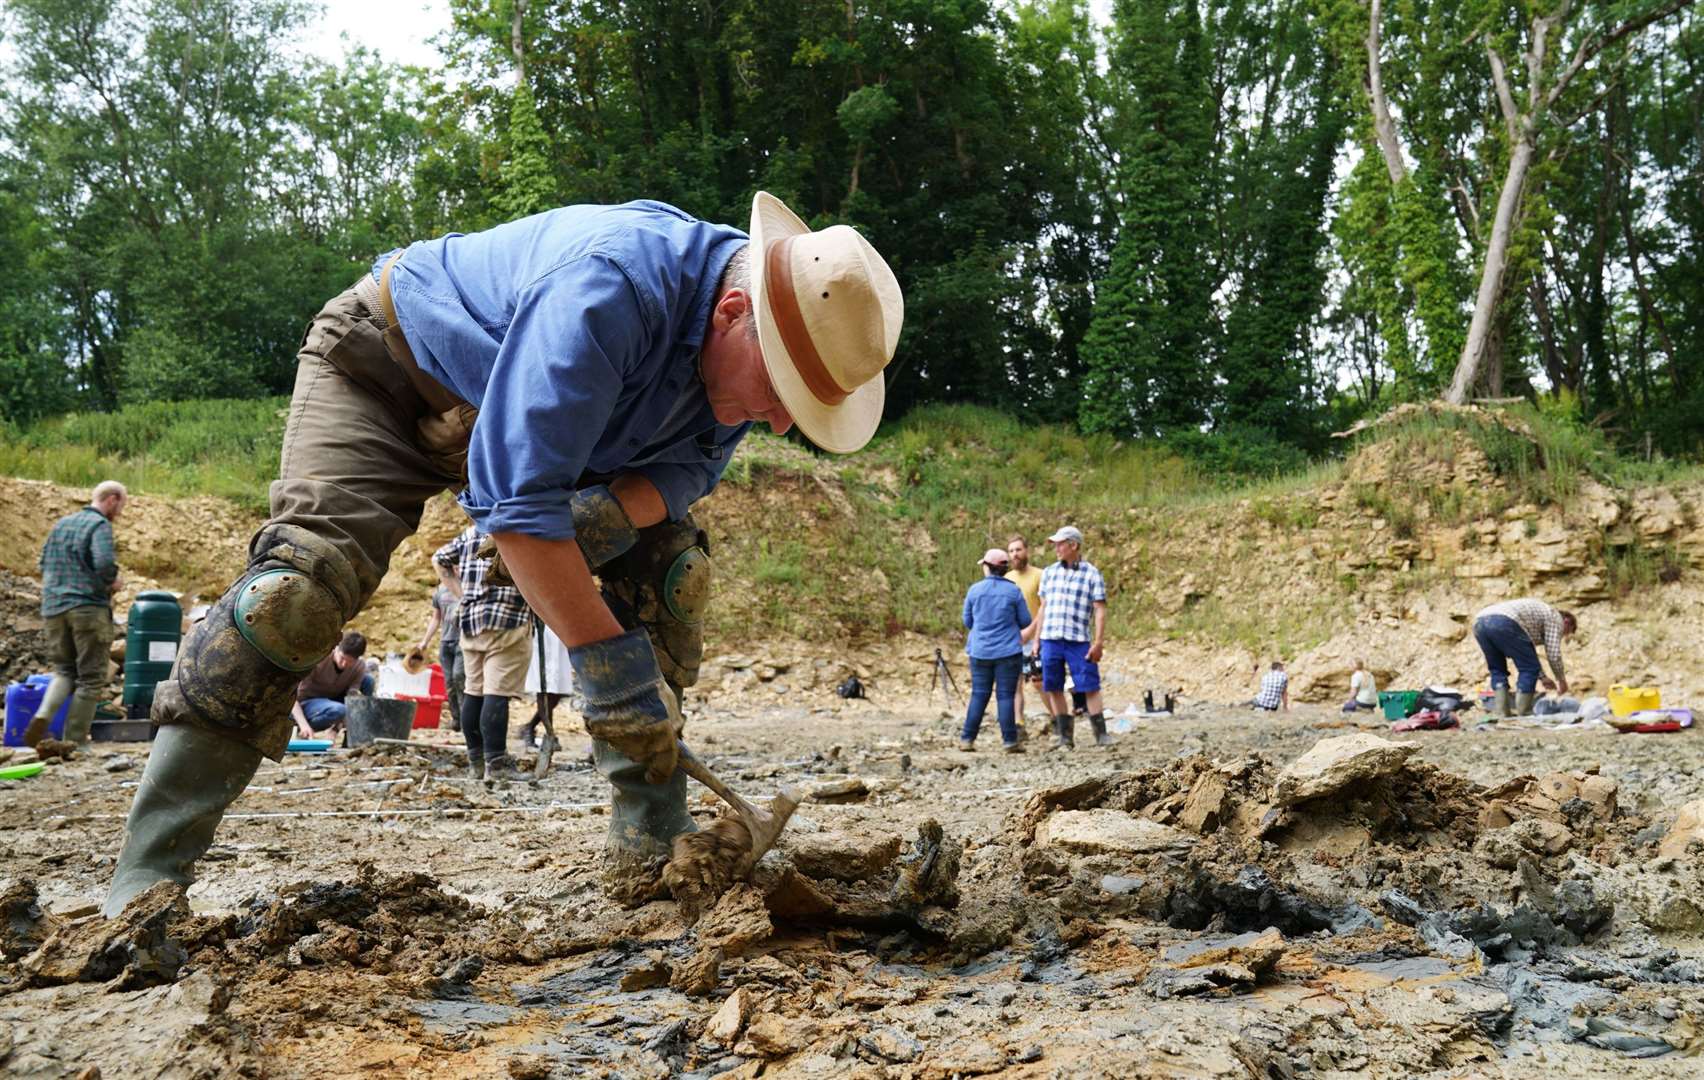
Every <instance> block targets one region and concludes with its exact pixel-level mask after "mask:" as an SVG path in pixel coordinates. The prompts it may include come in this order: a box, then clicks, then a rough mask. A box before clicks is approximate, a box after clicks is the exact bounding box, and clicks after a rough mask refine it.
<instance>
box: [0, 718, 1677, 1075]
mask: <svg viewBox="0 0 1704 1080" xmlns="http://www.w3.org/2000/svg"><path fill="white" fill-rule="evenodd" d="M812 697H813V700H811V701H809V702H802V703H801V704H800V707H792V708H788V707H770V706H764V707H761V708H759V707H755V706H754V707H750V708H742V707H741V706H740V704H739V700H738V699H737V698H728V699H724V700H718V701H716V702H714V703H713V705H712V706H709V707H704V708H701V709H700V710H699V711H698V712H697V713H696V714H694V715H692V716H691V718H690V723H689V727H688V737H689V740H690V741H691V742H692V743H693V744H694V745H695V746H696V747H698V749H699V751H700V753H701V754H702V755H703V756H704V757H705V758H706V759H707V760H708V761H709V762H710V763H711V764H712V765H713V766H714V767H715V768H717V769H718V770H719V771H720V772H721V773H722V775H723V776H724V777H725V778H728V779H731V780H732V781H733V782H734V784H735V786H736V787H737V788H739V789H740V790H742V791H744V792H746V793H748V794H750V795H759V796H761V795H767V794H769V793H772V792H773V791H774V790H775V789H776V787H777V786H778V784H779V783H781V782H784V781H792V782H797V783H800V784H802V785H804V786H805V787H806V788H807V789H808V790H811V791H813V792H816V793H817V797H813V798H812V799H811V800H810V801H807V802H806V803H805V805H804V806H803V807H801V809H800V811H799V813H798V815H797V817H796V818H795V821H794V824H793V826H792V828H791V829H790V830H789V833H788V836H787V842H786V844H785V845H784V847H783V849H782V850H780V851H778V852H776V853H774V854H772V855H771V856H770V857H769V858H768V859H767V860H765V862H764V863H763V864H762V865H761V866H760V868H759V872H758V874H757V876H756V881H755V883H754V884H753V885H751V886H749V887H746V888H743V889H741V890H738V891H737V892H735V893H733V894H730V895H729V896H728V897H727V898H725V900H724V901H723V902H722V904H720V905H718V906H717V907H716V908H714V909H712V910H711V911H710V912H709V914H707V915H706V916H705V917H704V918H703V920H701V921H700V922H699V923H698V924H697V925H696V926H688V925H687V924H686V922H685V921H684V919H683V918H682V917H681V915H680V913H679V912H678V911H677V910H676V907H675V905H674V904H673V903H671V902H658V903H654V904H651V905H648V906H646V907H644V908H640V909H638V910H634V911H625V910H622V909H619V908H617V907H614V906H613V905H611V904H609V903H607V902H606V901H605V900H604V899H603V898H602V896H601V893H600V891H599V889H598V885H597V866H598V852H599V850H600V847H601V845H602V842H603V833H604V829H605V824H606V818H605V816H604V813H603V810H602V807H601V801H602V798H603V791H602V785H601V782H600V781H599V780H598V778H597V777H596V776H595V775H594V774H593V773H592V772H591V770H590V768H589V766H588V765H587V764H585V763H584V762H583V761H580V760H577V755H575V754H574V753H572V752H565V753H563V754H561V755H559V757H558V764H557V769H556V771H555V772H554V774H553V775H552V776H551V777H550V778H549V779H548V780H547V781H545V782H543V783H541V784H538V785H513V786H508V787H497V788H487V787H486V786H485V785H483V784H481V783H476V782H471V781H468V780H465V779H462V778H461V776H460V773H459V770H458V769H457V761H456V753H455V751H454V750H453V749H451V748H450V747H452V746H453V738H454V737H453V736H452V735H451V734H450V733H449V732H429V733H416V734H417V741H420V742H421V743H422V745H421V746H420V747H418V748H416V747H413V746H411V747H409V748H407V749H401V750H397V749H372V748H364V749H361V750H357V751H343V752H337V753H333V754H330V755H325V756H318V757H308V756H291V757H289V758H288V759H287V760H286V761H285V762H284V763H283V764H282V765H281V766H279V765H273V764H271V763H267V764H265V765H264V766H263V767H262V769H261V771H260V773H259V775H258V776H257V777H256V779H255V782H254V784H253V786H252V787H251V788H250V789H249V791H248V792H246V793H245V794H244V795H243V797H242V798H241V799H240V800H239V801H238V802H237V804H236V805H235V806H234V807H233V809H232V813H231V815H230V817H229V818H228V819H227V822H226V824H225V826H224V827H223V829H222V831H221V833H220V836H219V840H218V843H217V844H216V846H215V847H214V848H213V851H212V852H211V854H210V856H209V858H208V859H207V860H206V861H205V862H204V863H203V865H202V870H201V879H200V880H199V881H197V882H196V884H195V885H193V886H192V887H191V888H190V889H189V890H188V893H187V896H184V895H182V894H180V893H178V892H175V891H174V890H173V889H171V888H170V887H162V888H158V889H156V890H154V891H151V892H150V893H148V894H145V895H144V897H142V898H139V900H138V901H137V903H135V904H133V905H132V908H131V910H130V912H128V913H127V917H126V918H125V919H124V920H117V921H112V922H108V921H107V920H103V919H101V918H100V917H99V916H98V915H92V914H90V912H91V909H92V905H95V904H97V903H98V902H99V900H100V898H101V896H102V892H103V889H104V886H105V883H106V880H107V877H108V875H109V874H110V871H111V866H112V862H113V857H114V855H115V853H116V851H117V849H118V845H119V840H120V835H121V831H122V817H123V814H124V812H125V810H126V808H127V806H128V802H129V797H130V794H131V791H132V790H133V787H134V784H135V782H136V780H137V778H138V776H139V775H140V772H141V768H140V766H141V763H142V759H143V756H144V753H145V748H144V747H140V746H133V747H112V746H104V745H96V746H94V747H91V748H90V749H89V750H87V751H85V752H83V753H80V754H78V755H77V756H76V757H75V758H74V759H73V760H71V761H70V762H68V763H56V764H52V765H50V766H49V767H48V769H47V771H46V772H45V773H44V774H43V775H42V776H40V777H38V778H36V779H33V780H29V781H24V782H21V783H11V784H4V785H0V855H3V856H4V858H5V871H4V873H3V876H4V878H5V879H6V883H5V886H4V890H3V894H0V953H3V956H0V1070H4V1072H5V1073H6V1074H7V1075H10V1076H29V1077H35V1076H41V1077H58V1076H66V1077H71V1076H80V1077H88V1076H95V1075H101V1076H107V1077H120V1076H125V1077H128V1076H208V1077H212V1076H233V1075H243V1076H257V1077H258V1076H267V1077H298V1076H299V1077H310V1076H311V1077H325V1076H353V1075H362V1076H399V1077H400V1076H409V1077H413V1076H420V1077H476V1076H499V1077H501V1076H513V1077H547V1076H555V1077H568V1076H623V1077H626V1076H636V1077H664V1076H713V1075H731V1076H758V1075H763V1076H813V1077H814V1076H860V1077H918V1078H923V1077H928V1078H945V1077H952V1076H973V1075H1001V1076H1013V1077H1099V1076H1109V1077H1110V1076H1116V1077H1131V1076H1226V1077H1247V1076H1253V1077H1272V1078H1283V1077H1295V1076H1303V1077H1334V1076H1356V1077H1384V1076H1502V1075H1510V1076H1515V1075H1519V1076H1531V1075H1546V1076H1556V1075H1562V1076H1585V1075H1604V1076H1610V1075H1615V1076H1621V1075H1636V1076H1652V1077H1656V1076H1696V1075H1699V1072H1700V1070H1701V1068H1704V1066H1701V1065H1700V1062H1699V1060H1698V1059H1697V1058H1696V1057H1694V1056H1693V1055H1694V1054H1695V1053H1696V1052H1697V1050H1698V1049H1699V1047H1700V1046H1701V1045H1704V1037H1701V1036H1699V1035H1698V1034H1697V1032H1698V1031H1699V1030H1700V1027H1701V1026H1704V910H1701V908H1704V872H1701V869H1700V867H1701V865H1704V840H1701V841H1699V842H1698V843H1697V844H1695V845H1693V846H1690V847H1689V846H1688V843H1687V835H1685V834H1686V833H1687V831H1688V830H1689V829H1692V828H1696V827H1697V826H1698V822H1697V821H1696V820H1694V819H1692V818H1683V820H1682V821H1680V822H1679V823H1678V825H1677V824H1676V822H1675V818H1676V815H1677V812H1678V811H1679V810H1680V808H1681V807H1682V806H1683V804H1686V803H1688V802H1690V801H1692V800H1695V799H1699V798H1701V797H1704V742H1701V741H1700V739H1699V738H1698V737H1697V736H1696V735H1694V734H1692V733H1690V732H1688V733H1683V734H1680V735H1649V736H1643V735H1617V734H1615V733H1613V732H1612V731H1608V730H1606V729H1598V730H1595V731H1573V732H1566V733H1552V732H1546V731H1534V730H1509V729H1503V730H1495V731H1477V730H1474V729H1473V728H1472V724H1471V718H1470V723H1469V727H1468V729H1467V730H1458V731H1442V732H1424V733H1416V734H1412V735H1405V736H1390V735H1389V733H1388V731H1387V730H1386V729H1385V728H1384V725H1382V724H1378V723H1376V722H1367V723H1365V724H1364V725H1363V726H1364V728H1365V730H1364V731H1363V730H1361V729H1358V728H1356V727H1349V726H1344V723H1343V718H1342V717H1341V716H1340V715H1338V714H1337V713H1335V712H1334V711H1328V710H1326V709H1324V708H1319V707H1302V708H1299V709H1297V710H1296V711H1294V712H1292V713H1288V714H1277V715H1271V714H1259V715H1256V714H1253V713H1250V712H1248V711H1245V710H1239V709H1230V708H1223V707H1210V706H1202V705H1193V706H1189V707H1186V708H1185V709H1183V710H1182V711H1181V712H1180V714H1179V715H1178V716H1176V717H1169V718H1157V719H1144V720H1141V721H1139V722H1138V723H1137V726H1136V729H1135V730H1133V731H1131V732H1129V733H1127V734H1123V735H1120V736H1118V738H1117V743H1116V745H1114V746H1113V747H1111V748H1110V749H1104V750H1097V749H1094V748H1092V747H1090V746H1088V745H1087V743H1088V739H1087V738H1086V732H1082V733H1080V734H1082V735H1083V736H1085V737H1084V738H1082V739H1080V741H1079V748H1078V749H1077V750H1075V751H1074V752H1071V753H1054V754H1043V753H1037V752H1034V751H1035V750H1037V749H1039V748H1038V747H1037V746H1035V745H1034V744H1032V745H1031V751H1032V752H1030V753H1027V754H1024V755H1021V756H1018V755H1005V754H1001V753H999V752H998V739H997V736H996V735H995V734H994V733H992V732H985V734H984V737H983V738H982V740H981V742H980V744H979V747H978V749H977V751H976V752H974V753H969V754H966V753H961V752H958V751H957V750H956V738H955V736H956V731H955V728H954V725H953V723H950V722H949V721H947V720H945V719H943V718H942V715H941V712H940V709H939V707H938V706H936V707H933V708H930V707H925V706H924V704H923V702H922V701H921V699H919V700H918V701H917V702H916V703H915V707H895V703H893V702H883V703H880V704H876V703H870V702H857V701H852V702H841V701H839V700H838V699H836V698H833V697H832V696H829V695H827V694H826V693H823V694H822V696H821V697H820V698H818V696H817V694H816V693H813V695H812ZM560 715H561V716H562V726H563V728H564V729H565V730H566V729H569V728H572V727H573V726H574V724H573V721H572V720H570V719H568V712H567V709H566V708H564V709H563V710H562V711H561V714H560ZM990 719H992V718H990ZM1345 736H1351V737H1352V738H1351V740H1350V741H1347V742H1344V741H1334V742H1327V743H1325V744H1324V745H1323V746H1319V747H1317V748H1316V744H1319V743H1321V742H1322V740H1341V739H1343V737H1345ZM1379 739H1388V740H1390V741H1391V742H1394V743H1398V744H1400V745H1401V746H1407V747H1412V748H1413V749H1412V750H1404V749H1401V748H1400V747H1393V746H1388V745H1384V744H1382V743H1380V742H1379V741H1378V740H1379ZM434 744H441V745H443V746H444V747H445V748H444V749H441V750H439V749H434V748H433V745H434ZM30 756H31V755H30V754H29V752H27V751H21V752H19V753H18V754H17V756H15V757H14V758H13V762H14V763H15V762H17V761H19V760H23V759H27V758H28V757H30ZM1523 777H1526V778H1529V779H1524V780H1523V779H1521V778H1523ZM701 808H702V810H703V821H705V822H706V823H707V822H708V821H709V820H710V819H711V818H712V817H713V816H714V815H715V812H716V810H715V806H714V804H713V803H712V802H711V801H710V799H709V797H708V795H707V793H705V798H704V801H703V803H702V807H701ZM370 811H382V812H381V813H369V812H370ZM315 815H319V816H315Z"/></svg>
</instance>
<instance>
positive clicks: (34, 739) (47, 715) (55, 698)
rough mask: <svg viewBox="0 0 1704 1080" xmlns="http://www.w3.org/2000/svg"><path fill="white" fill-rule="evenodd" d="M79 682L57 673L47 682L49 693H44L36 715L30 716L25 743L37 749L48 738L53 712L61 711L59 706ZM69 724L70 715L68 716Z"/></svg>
mask: <svg viewBox="0 0 1704 1080" xmlns="http://www.w3.org/2000/svg"><path fill="white" fill-rule="evenodd" d="M76 685H77V684H76V683H74V682H72V681H71V680H70V679H67V678H66V677H65V676H63V675H55V676H54V677H53V681H52V682H50V683H48V684H47V693H46V694H44V695H42V699H41V704H40V705H38V706H36V711H35V715H34V716H32V717H30V724H29V726H28V727H26V728H25V729H24V745H25V746H27V747H29V748H31V749H32V750H33V749H35V744H36V743H38V742H41V741H42V740H43V739H45V738H47V729H48V727H49V725H51V724H52V723H53V714H54V713H56V712H58V711H59V706H61V705H63V704H65V699H66V698H68V697H70V696H71V694H72V693H73V692H74V691H73V687H75V686H76ZM66 724H67V726H69V725H70V717H69V716H68V717H66Z"/></svg>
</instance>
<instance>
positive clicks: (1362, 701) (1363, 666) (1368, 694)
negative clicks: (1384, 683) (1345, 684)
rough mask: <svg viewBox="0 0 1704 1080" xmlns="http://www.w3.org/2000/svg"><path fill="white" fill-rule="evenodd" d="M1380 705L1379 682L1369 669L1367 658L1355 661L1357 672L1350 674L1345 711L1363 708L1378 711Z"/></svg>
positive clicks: (1355, 710)
mask: <svg viewBox="0 0 1704 1080" xmlns="http://www.w3.org/2000/svg"><path fill="white" fill-rule="evenodd" d="M1378 707H1379V684H1378V680H1377V679H1374V678H1373V673H1372V672H1371V671H1368V670H1367V662H1366V661H1365V660H1357V661H1355V673H1354V674H1353V675H1351V676H1349V700H1348V701H1345V702H1344V703H1343V711H1344V712H1358V711H1360V710H1362V709H1372V710H1374V711H1377V709H1378Z"/></svg>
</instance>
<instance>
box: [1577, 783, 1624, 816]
mask: <svg viewBox="0 0 1704 1080" xmlns="http://www.w3.org/2000/svg"><path fill="white" fill-rule="evenodd" d="M1617 794H1618V788H1617V786H1616V783H1615V781H1614V780H1611V779H1609V778H1608V777H1606V776H1588V777H1586V778H1585V779H1584V780H1582V781H1580V798H1581V799H1583V800H1585V802H1586V804H1587V805H1589V806H1590V807H1591V808H1592V813H1594V814H1596V815H1597V816H1599V817H1602V818H1612V817H1614V816H1615V806H1616V796H1617Z"/></svg>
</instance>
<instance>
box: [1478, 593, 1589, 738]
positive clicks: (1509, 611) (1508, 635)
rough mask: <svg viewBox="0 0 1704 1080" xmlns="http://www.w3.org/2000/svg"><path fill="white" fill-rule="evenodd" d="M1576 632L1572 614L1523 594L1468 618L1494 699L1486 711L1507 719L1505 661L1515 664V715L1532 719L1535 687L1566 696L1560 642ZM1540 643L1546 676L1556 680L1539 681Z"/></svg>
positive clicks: (1506, 663) (1507, 700)
mask: <svg viewBox="0 0 1704 1080" xmlns="http://www.w3.org/2000/svg"><path fill="white" fill-rule="evenodd" d="M1578 628H1579V622H1578V620H1576V619H1575V618H1574V613H1573V612H1571V611H1561V610H1559V609H1557V608H1553V607H1551V606H1550V605H1549V604H1547V603H1545V602H1544V601H1542V600H1537V599H1534V598H1533V597H1530V596H1523V597H1521V598H1520V599H1518V600H1505V601H1503V602H1502V603H1500V604H1492V605H1491V606H1490V607H1488V608H1486V609H1485V610H1483V611H1481V612H1480V613H1479V614H1478V615H1476V616H1474V618H1473V640H1474V641H1476V642H1478V643H1479V651H1480V652H1482V653H1484V654H1485V667H1486V669H1487V671H1488V672H1489V674H1490V676H1491V690H1492V695H1493V697H1494V699H1495V700H1494V701H1493V703H1492V707H1491V711H1492V712H1493V713H1495V714H1496V715H1498V716H1508V715H1509V663H1510V662H1511V661H1512V662H1513V663H1514V665H1515V713H1516V715H1519V716H1531V715H1532V708H1533V700H1534V697H1535V696H1536V694H1535V692H1536V691H1537V689H1538V687H1539V685H1540V684H1542V685H1543V686H1544V688H1545V689H1546V690H1555V691H1556V692H1557V693H1558V694H1566V693H1567V692H1568V676H1567V675H1566V674H1565V673H1564V672H1563V670H1562V641H1563V639H1565V638H1567V637H1569V636H1571V635H1572V634H1573V633H1574V631H1575V630H1576V629H1578ZM1540 642H1542V643H1543V644H1544V654H1545V656H1546V657H1547V658H1548V659H1549V660H1550V673H1551V674H1552V675H1555V676H1556V681H1554V682H1552V681H1551V680H1549V679H1547V678H1545V677H1544V669H1543V668H1542V667H1540V666H1539V663H1538V644H1539V643H1540Z"/></svg>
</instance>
